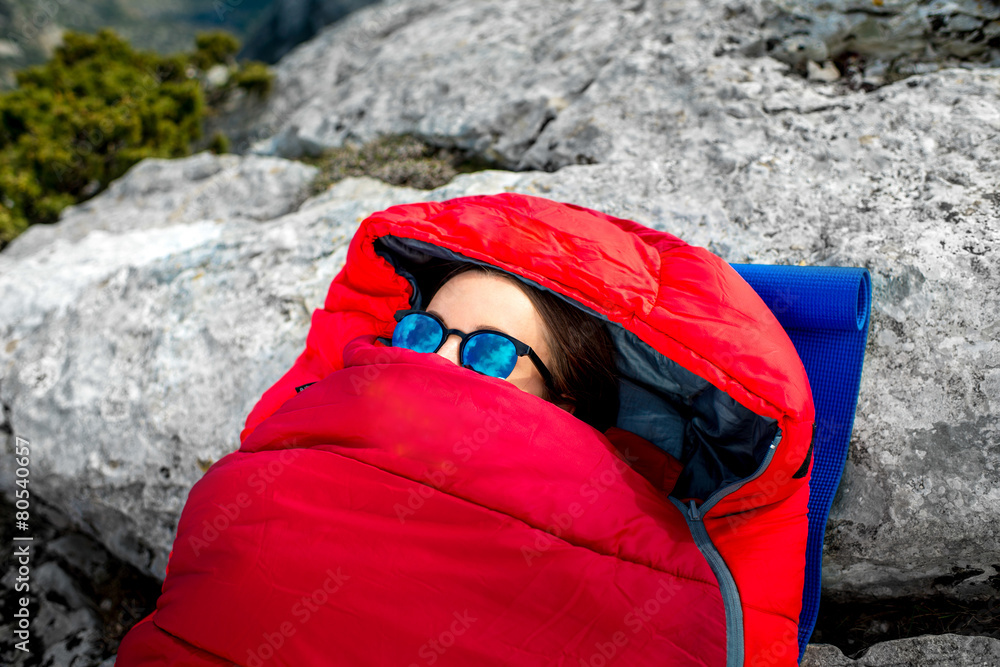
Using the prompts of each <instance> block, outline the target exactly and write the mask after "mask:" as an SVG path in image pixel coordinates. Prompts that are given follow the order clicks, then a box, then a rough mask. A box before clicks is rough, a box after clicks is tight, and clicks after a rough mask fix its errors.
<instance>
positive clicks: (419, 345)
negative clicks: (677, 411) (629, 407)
mask: <svg viewBox="0 0 1000 667" xmlns="http://www.w3.org/2000/svg"><path fill="white" fill-rule="evenodd" d="M403 312H406V313H410V315H409V318H408V320H401V321H400V324H397V326H396V329H395V330H394V332H393V339H392V344H393V345H397V346H402V347H407V348H409V349H415V350H418V351H424V352H434V353H437V354H439V355H441V356H442V357H444V358H445V359H448V360H450V361H452V362H453V363H456V364H459V365H462V366H464V365H465V363H463V362H464V361H468V360H467V359H460V356H461V355H460V351H461V350H462V349H463V348H464V349H465V351H466V354H467V355H469V356H485V355H484V353H483V352H482V350H484V349H485V348H488V347H489V348H491V350H490V351H491V352H493V354H494V355H497V354H499V355H501V356H503V355H504V354H506V355H507V356H508V357H509V358H510V359H511V360H513V361H515V362H516V363H515V365H514V367H513V368H508V367H507V366H502V367H500V373H498V374H496V376H497V377H501V378H504V379H506V380H507V381H508V382H510V383H511V384H513V385H514V386H516V387H517V388H518V389H521V390H522V391H526V392H528V393H529V394H534V395H535V396H538V397H539V398H542V399H544V400H546V401H550V402H552V403H554V404H555V405H558V406H559V407H560V408H562V409H563V410H566V411H568V412H569V413H570V414H572V415H574V416H576V417H577V418H578V419H580V420H582V421H584V422H586V423H588V424H590V425H591V426H593V427H594V428H596V429H597V430H599V431H601V432H604V431H606V430H607V429H608V428H610V427H611V426H613V425H614V423H615V417H616V416H617V414H618V380H617V378H616V377H615V359H614V343H613V342H612V340H611V336H610V335H609V334H608V332H607V330H606V329H605V328H604V326H602V324H601V323H600V322H599V321H597V320H595V319H594V318H593V317H590V316H588V315H586V314H585V313H584V312H583V311H581V310H580V309H579V308H576V307H574V306H571V305H570V304H568V303H567V302H566V301H564V300H562V299H560V298H558V297H556V296H553V295H552V294H549V293H546V292H543V291H541V290H539V289H537V288H534V287H531V286H529V285H527V284H526V283H524V282H523V281H521V280H518V279H517V278H514V277H512V276H510V275H508V274H504V273H501V272H500V271H497V270H495V269H489V268H486V267H483V266H479V265H476V264H460V265H459V266H458V267H457V268H455V269H454V270H452V271H451V273H449V274H448V275H447V276H446V277H445V279H444V284H443V285H442V286H441V288H440V289H439V290H438V291H437V293H436V294H435V295H434V298H432V299H431V301H430V303H429V304H428V306H427V310H426V311H425V312H421V311H403ZM397 319H400V317H399V316H398V314H397ZM446 328H452V329H458V330H459V332H468V333H471V332H473V331H480V330H484V329H496V330H498V331H500V332H502V333H505V334H507V335H509V336H510V337H513V338H514V341H518V339H519V340H520V341H523V343H524V344H525V349H524V351H521V352H520V353H519V354H518V352H517V351H516V350H515V343H513V342H511V341H510V340H508V339H506V338H500V339H498V341H497V343H498V344H499V349H496V350H494V349H493V347H492V346H494V345H496V344H497V343H493V344H492V345H491V343H490V342H486V343H480V344H479V345H477V344H476V340H477V339H476V338H472V339H469V340H470V341H471V344H469V342H467V341H464V340H462V339H461V337H460V335H456V334H455V333H452V334H448V335H447V336H446V335H445V329H446ZM425 329H426V330H427V331H426V333H425V332H424V330H425ZM404 330H405V331H406V334H407V335H404V334H403V331H404ZM417 333H420V334H421V335H420V336H418V335H416V334H417ZM487 339H489V336H487ZM479 340H482V338H481V337H480V338H479ZM477 352H478V355H477ZM532 353H534V355H533V354H532ZM536 355H537V356H536ZM473 370H477V369H475V368H473ZM481 372H483V371H481ZM484 372H486V374H490V371H489V369H484Z"/></svg>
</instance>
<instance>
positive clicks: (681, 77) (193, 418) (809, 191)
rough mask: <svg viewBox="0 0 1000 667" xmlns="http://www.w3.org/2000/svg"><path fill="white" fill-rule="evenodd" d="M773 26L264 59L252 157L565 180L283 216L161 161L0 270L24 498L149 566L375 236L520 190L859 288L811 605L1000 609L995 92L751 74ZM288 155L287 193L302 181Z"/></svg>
mask: <svg viewBox="0 0 1000 667" xmlns="http://www.w3.org/2000/svg"><path fill="white" fill-rule="evenodd" d="M762 16H763V14H762V10H761V8H760V7H759V6H756V5H753V4H752V3H744V4H742V5H741V4H734V3H723V2H709V3H695V2H693V1H692V2H688V3H687V4H683V3H682V4H680V5H678V4H676V3H672V4H670V5H666V4H662V3H638V4H637V3H628V4H627V5H624V4H623V5H612V4H610V3H603V2H597V1H596V0H593V1H588V2H576V3H538V2H526V1H525V2H504V3H500V2H497V1H494V2H488V1H485V0H483V1H481V2H478V3H473V4H471V5H468V4H466V3H445V2H433V1H431V0H408V1H406V2H395V3H387V4H382V5H378V6H376V7H372V8H370V9H368V10H362V11H360V12H358V13H356V14H354V15H352V16H350V17H348V19H346V20H345V21H343V22H341V23H339V24H337V25H336V26H333V27H332V28H331V29H329V30H328V31H326V32H324V33H322V34H321V35H320V36H318V37H317V38H316V39H315V40H313V41H312V42H309V43H307V44H304V45H302V46H301V47H299V48H298V49H296V50H295V51H293V52H292V53H291V54H289V56H287V57H286V58H285V59H284V60H283V61H282V63H281V64H280V66H279V68H278V70H279V84H278V87H277V91H276V93H275V95H274V97H273V100H272V101H271V102H269V105H270V106H269V114H270V118H269V119H268V118H264V119H262V120H261V121H260V122H261V124H260V125H259V126H258V127H256V128H255V129H254V131H255V132H258V133H260V134H261V136H263V135H264V134H265V133H266V132H265V131H266V130H268V128H270V130H273V131H274V135H273V136H272V137H271V138H270V139H268V140H267V141H265V142H263V143H261V144H260V145H259V146H258V148H259V149H260V150H265V151H271V152H277V153H281V154H301V153H304V152H309V151H312V150H317V149H319V148H322V147H323V146H327V145H336V144H337V143H338V142H342V141H348V140H356V139H365V138H369V137H371V136H374V135H375V134H377V133H379V132H390V131H392V132H396V131H414V132H418V133H419V134H421V135H423V136H425V137H432V138H434V140H435V141H438V142H440V143H442V144H450V145H456V146H462V147H465V148H468V149H470V150H473V151H475V152H477V153H478V154H480V155H484V156H489V157H492V158H494V159H497V160H499V161H500V162H502V163H506V164H509V165H516V166H520V167H534V168H544V169H556V168H559V169H558V171H555V172H554V173H544V172H523V173H501V172H485V173H481V174H475V175H466V176H462V177H460V178H458V179H456V180H455V182H453V183H452V184H450V185H448V186H446V187H444V188H440V189H438V190H435V191H432V192H421V191H415V190H407V189H401V188H392V187H389V186H385V185H381V184H378V183H375V182H373V181H370V180H368V179H350V180H348V181H345V182H342V183H341V184H339V185H337V186H335V187H334V188H332V189H331V190H330V191H328V192H326V193H324V194H322V195H320V196H318V197H315V198H313V199H310V200H308V201H306V202H305V203H303V204H302V205H301V206H299V207H298V208H295V203H296V202H297V199H296V197H294V196H293V197H290V198H288V199H287V200H284V201H285V203H283V204H281V205H275V206H274V207H273V208H269V207H268V202H269V201H270V199H269V198H268V197H267V196H261V197H260V199H259V200H253V199H252V198H253V195H254V193H257V192H271V193H278V192H283V193H284V192H287V191H288V190H287V187H286V186H284V185H278V184H277V182H278V180H280V178H284V176H279V175H274V176H273V178H274V179H275V180H271V179H272V176H271V175H270V171H268V170H266V169H259V170H257V171H252V173H255V174H257V178H258V179H259V180H258V181H256V182H254V184H253V186H252V187H246V188H244V189H240V183H241V179H240V178H239V177H236V176H234V177H233V178H232V180H231V184H230V186H227V187H226V188H222V191H223V192H225V193H229V192H232V194H231V195H230V194H222V195H220V196H201V195H199V194H198V193H200V192H201V191H202V188H203V187H204V181H205V180H206V178H212V177H213V176H212V175H213V174H215V173H216V172H214V171H212V170H213V169H216V166H217V165H218V164H227V165H230V166H229V167H228V168H229V169H231V170H233V171H232V172H231V173H232V174H238V173H240V171H239V170H242V169H249V170H254V169H257V167H254V166H253V165H261V164H263V163H261V162H255V161H256V160H260V159H261V158H259V157H254V156H247V157H242V158H240V157H232V156H227V157H226V158H225V160H224V161H220V162H215V161H214V160H218V159H217V158H206V157H200V158H197V160H196V159H194V158H189V161H190V162H189V161H176V162H172V163H165V164H161V163H154V164H153V165H152V167H155V168H156V169H160V170H164V171H163V173H162V176H161V177H159V178H148V177H147V176H144V174H147V171H146V170H147V169H150V168H151V167H150V166H149V165H147V163H145V162H144V163H142V164H140V165H139V166H137V167H136V168H135V169H133V171H131V172H129V174H127V175H126V176H125V177H124V178H123V179H121V180H120V181H119V182H118V183H116V186H115V187H114V188H112V189H111V190H109V191H108V192H107V193H105V194H104V195H102V196H100V197H98V198H95V199H94V200H92V201H91V202H90V203H88V205H86V206H85V207H78V208H77V209H75V210H73V211H71V212H70V213H69V214H67V216H66V217H65V220H64V221H63V222H60V223H58V224H57V225H55V226H53V227H52V228H51V230H50V231H46V232H37V233H36V232H35V231H34V230H32V232H29V234H28V235H27V238H26V240H25V241H23V243H22V242H16V243H15V244H12V245H11V247H10V248H8V251H10V252H8V251H5V252H4V253H3V254H2V255H0V294H2V295H3V301H4V304H5V305H6V304H8V303H11V304H13V306H12V307H11V309H10V310H9V311H8V309H6V308H5V310H4V312H3V313H2V314H0V335H2V338H0V368H2V369H3V370H2V376H0V400H2V402H3V403H4V404H5V405H6V406H7V407H8V409H9V414H8V416H7V419H8V421H9V423H10V425H11V427H12V428H13V430H14V432H16V433H17V434H18V435H21V436H23V437H27V438H29V439H31V440H32V441H33V443H34V447H35V451H36V458H35V459H34V460H33V463H32V465H33V466H34V468H33V470H35V471H36V472H33V475H34V477H33V479H37V483H38V493H40V494H44V496H45V497H46V498H47V499H50V502H52V503H53V504H57V505H58V506H59V507H60V508H61V509H62V510H63V511H64V512H65V513H66V514H67V515H68V516H69V517H71V518H72V519H73V520H74V521H75V522H77V523H79V524H81V525H83V526H88V527H89V528H90V530H91V532H92V533H93V534H95V535H99V536H100V537H101V539H102V540H103V541H104V543H105V544H107V545H108V546H109V548H110V549H111V551H112V552H113V553H115V554H117V555H119V556H121V557H124V558H127V559H128V560H130V561H131V562H133V563H135V564H136V565H137V566H140V567H141V568H143V569H145V570H146V571H147V572H151V573H155V574H160V575H162V571H163V565H164V563H165V558H166V554H167V551H168V549H169V546H170V544H171V540H172V536H173V528H174V525H175V523H176V520H177V516H178V513H179V511H180V508H181V506H182V504H183V500H184V497H185V495H186V492H187V489H189V488H190V486H191V484H193V482H194V481H195V480H197V479H198V477H199V476H200V475H201V474H202V472H203V470H204V469H205V468H206V467H207V466H208V465H209V464H210V463H211V462H212V461H214V460H217V459H218V458H219V457H220V456H223V455H224V454H226V453H227V452H229V451H232V450H233V449H234V448H235V447H236V445H237V443H238V434H239V431H240V429H241V428H242V424H243V420H244V418H245V416H246V414H247V413H248V411H249V409H250V408H251V407H252V406H253V404H254V402H255V401H256V399H257V398H258V397H259V396H260V394H261V392H262V391H263V390H264V389H266V388H267V387H268V386H270V385H271V384H272V383H273V382H274V380H276V379H277V378H278V376H279V375H280V374H281V373H282V372H283V371H284V370H286V369H287V368H288V367H289V366H290V365H291V363H292V361H293V360H294V358H295V356H296V355H297V354H298V353H299V352H300V351H301V349H302V348H303V344H304V337H305V333H306V331H307V329H308V323H309V316H310V313H311V312H312V311H313V310H314V309H315V308H318V307H320V306H321V304H322V301H323V296H324V295H325V290H326V288H327V286H328V285H329V282H330V280H331V279H332V278H333V276H334V275H335V273H336V271H337V270H338V269H339V267H340V265H341V263H342V262H343V258H344V252H345V249H346V243H347V241H348V240H349V238H350V236H351V234H352V233H353V231H354V230H355V229H356V226H357V224H358V222H359V221H360V220H361V219H363V217H364V216H365V215H367V214H368V213H370V212H372V211H375V210H379V209H382V208H385V207H386V206H388V205H391V204H394V203H402V202H406V201H416V200H420V199H425V198H431V199H444V198H448V197H454V196H460V195H464V194H472V193H476V192H499V191H503V190H511V191H518V192H525V193H528V194H537V195H540V196H545V197H549V198H552V199H557V200H562V201H571V202H574V203H577V204H580V205H583V206H589V207H592V208H596V209H600V210H603V211H606V212H608V213H611V214H613V215H620V216H623V217H628V218H632V219H635V220H637V221H639V222H642V223H644V224H647V225H650V226H653V227H656V228H659V229H666V230H668V231H671V232H672V233H675V234H677V235H678V236H680V237H681V238H683V239H685V240H687V241H689V242H691V243H694V244H697V245H702V246H705V247H708V248H709V249H710V250H712V251H713V252H716V253H718V254H719V255H721V256H722V257H724V258H725V259H727V260H729V261H734V262H737V261H752V262H762V263H792V264H797V263H805V264H817V265H849V266H866V267H868V268H869V270H870V271H871V272H872V277H873V281H874V287H875V295H874V296H875V299H874V312H873V320H872V328H871V334H870V339H869V346H868V358H867V361H866V366H865V373H864V375H863V378H862V387H861V396H860V399H859V406H858V416H857V420H856V422H855V428H854V439H853V441H852V445H851V452H850V455H849V460H848V462H847V467H846V470H845V475H844V479H843V483H842V487H841V491H840V493H839V495H838V497H837V499H836V502H835V505H834V508H833V511H832V514H831V521H830V524H829V527H828V533H827V550H826V557H825V566H824V586H825V587H826V589H827V591H828V592H831V593H834V594H839V595H843V596H847V597H852V596H862V595H868V596H872V595H874V596H877V597H892V596H901V595H917V594H932V593H943V594H947V595H950V596H956V597H961V598H984V597H988V596H991V595H995V594H996V591H995V587H994V584H992V583H991V582H995V581H997V578H996V576H997V575H998V574H1000V573H998V572H997V569H996V564H997V563H1000V537H998V536H1000V493H998V492H997V491H996V489H998V488H1000V469H998V467H1000V466H998V462H1000V457H998V449H997V448H998V443H1000V441H998V438H997V433H998V432H1000V399H998V398H997V397H998V396H1000V344H998V342H997V341H998V338H1000V322H998V318H997V314H996V309H995V307H994V304H995V297H994V296H993V295H995V294H996V293H997V292H998V291H1000V284H998V283H1000V265H998V262H997V256H998V251H1000V193H998V189H997V185H996V183H997V161H996V158H995V156H996V155H997V154H1000V139H998V129H1000V116H998V115H997V111H996V109H997V108H998V105H1000V69H997V68H985V69H979V70H965V69H948V70H943V71H940V72H936V73H931V74H924V75H918V76H914V77H912V78H910V79H908V80H905V81H900V82H897V83H894V84H892V85H888V86H885V87H884V88H880V89H879V90H877V91H875V92H872V93H867V94H866V93H862V92H845V91H844V89H843V88H840V87H836V86H833V85H828V84H814V83H810V82H808V81H806V80H805V79H804V78H802V77H798V76H790V75H789V74H788V71H787V70H788V68H787V67H786V66H785V65H784V64H782V63H779V62H777V61H776V60H774V59H771V58H756V57H752V56H748V55H744V54H743V52H742V51H741V49H742V48H743V47H742V46H741V45H743V44H745V43H749V42H750V41H752V40H754V39H757V38H760V37H761V36H762V35H763V32H761V28H760V24H761V21H762ZM733 40H735V41H733ZM731 47H732V48H731ZM499 63H502V64H503V66H502V67H501V66H499ZM268 120H270V121H272V124H271V125H268V124H267V122H266V121H268ZM268 131H269V130H268ZM274 160H275V161H274V162H273V163H272V164H273V165H275V168H277V169H278V170H279V172H278V173H279V174H286V175H288V176H287V177H288V178H289V179H291V180H292V182H295V183H301V182H302V181H304V180H305V179H306V178H307V177H308V173H307V170H306V171H303V172H301V173H299V174H298V175H295V174H294V173H293V169H294V168H293V166H291V165H290V164H289V163H287V162H284V161H281V160H277V159H276V158H274ZM174 164H176V165H177V167H178V168H176V169H168V168H167V166H166V165H174ZM282 170H283V171H282ZM205 174H208V176H205ZM229 187H232V188H233V189H232V190H229V189H228V188H229ZM246 200H251V201H257V202H258V203H257V204H254V205H253V206H249V205H248V204H247V201H246ZM151 202H152V203H151ZM184 202H187V204H184ZM248 206H249V207H248ZM293 209H294V210H293ZM230 212H231V214H230ZM216 218H218V219H219V220H215V219H216ZM115 221H118V222H115ZM64 230H65V231H64ZM42 233H44V234H47V236H45V237H41V236H38V234H42ZM33 236H34V237H35V239H34V240H33V238H32V237H33ZM71 240H72V242H71ZM11 313H13V314H11ZM11 458H12V457H10V456H4V457H3V458H2V459H0V475H2V476H0V479H5V480H9V479H11V478H12V477H11V476H10V475H8V474H7V472H8V470H7V468H5V467H4V466H9V465H10V461H11Z"/></svg>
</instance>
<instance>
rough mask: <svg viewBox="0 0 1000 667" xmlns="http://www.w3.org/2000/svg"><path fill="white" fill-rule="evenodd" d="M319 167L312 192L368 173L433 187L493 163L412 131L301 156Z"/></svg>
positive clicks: (392, 181) (391, 180)
mask: <svg viewBox="0 0 1000 667" xmlns="http://www.w3.org/2000/svg"><path fill="white" fill-rule="evenodd" d="M304 161H305V162H308V163H309V164H312V165H314V166H316V167H319V169H320V173H319V175H318V176H317V177H316V180H315V181H313V186H312V193H311V194H312V195H316V194H319V193H321V192H323V191H325V190H326V189H327V188H329V187H330V186H331V185H333V184H334V183H336V182H338V181H340V180H341V179H344V178H347V177H349V176H370V177H372V178H377V179H379V180H381V181H385V182H386V183H390V184H392V185H399V186H405V187H410V188H417V189H419V190H433V189H434V188H439V187H441V186H442V185H445V184H447V183H448V182H450V181H451V179H453V178H454V177H455V176H456V175H457V174H459V173H465V172H472V171H482V170H483V169H491V168H494V166H493V165H492V164H491V163H489V162H487V161H485V160H483V159H481V158H476V157H470V156H469V155H468V154H467V153H465V152H463V151H460V150H457V149H451V148H441V147H435V146H431V145H429V144H427V143H425V142H423V141H421V140H420V139H418V138H416V137H414V136H412V135H406V134H403V135H385V136H382V137H379V138H378V139H376V140H374V141H371V142H369V143H366V144H363V145H361V146H343V147H340V148H332V149H328V150H326V151H324V152H323V153H322V154H321V155H319V156H318V157H315V158H306V159H305V160H304Z"/></svg>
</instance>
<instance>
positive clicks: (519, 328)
mask: <svg viewBox="0 0 1000 667" xmlns="http://www.w3.org/2000/svg"><path fill="white" fill-rule="evenodd" d="M427 310H429V311H434V312H435V313H436V314H437V315H438V316H439V317H441V319H443V320H444V322H445V324H446V325H447V326H448V327H450V328H454V329H462V330H463V331H466V332H469V331H473V330H475V329H480V328H496V329H499V330H501V331H503V332H504V333H508V334H510V335H512V336H514V337H515V338H517V339H519V340H521V341H523V342H525V343H527V344H528V345H530V346H531V347H532V348H535V349H538V347H539V346H540V345H544V338H543V332H544V328H545V323H544V321H543V320H542V317H541V315H540V314H539V313H538V311H537V310H535V307H534V305H533V304H532V303H531V299H529V298H528V295H527V294H525V293H524V291H523V290H521V288H519V287H518V286H517V285H516V284H514V283H513V282H512V281H511V280H510V279H508V278H504V277H501V276H496V275H490V274H484V273H481V272H478V271H468V272H466V273H461V274H459V275H457V276H455V277H454V278H452V279H450V280H448V281H447V282H445V284H444V285H442V286H441V289H439V290H438V292H437V294H435V295H434V298H433V299H431V301H430V303H429V304H428V305H427ZM466 327H468V328H466Z"/></svg>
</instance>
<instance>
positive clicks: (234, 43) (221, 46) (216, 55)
mask: <svg viewBox="0 0 1000 667" xmlns="http://www.w3.org/2000/svg"><path fill="white" fill-rule="evenodd" d="M194 46H195V51H194V54H192V56H191V62H192V63H193V64H194V66H195V67H197V68H198V69H202V70H207V69H208V68H209V67H211V66H212V65H229V64H231V63H232V62H234V60H235V56H236V52H237V51H239V50H240V41H239V40H238V39H236V38H235V37H233V36H232V35H230V34H229V33H227V32H201V33H198V35H197V36H196V37H195V38H194Z"/></svg>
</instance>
